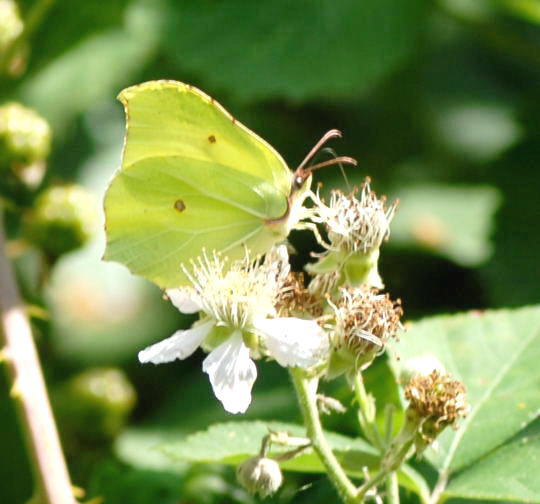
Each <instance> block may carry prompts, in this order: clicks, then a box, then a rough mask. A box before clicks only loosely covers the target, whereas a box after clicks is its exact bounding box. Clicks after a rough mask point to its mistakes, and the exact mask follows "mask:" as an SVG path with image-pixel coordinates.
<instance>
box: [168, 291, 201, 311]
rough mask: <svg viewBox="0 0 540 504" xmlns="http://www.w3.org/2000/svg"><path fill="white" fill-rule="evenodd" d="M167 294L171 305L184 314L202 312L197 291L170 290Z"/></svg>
mask: <svg viewBox="0 0 540 504" xmlns="http://www.w3.org/2000/svg"><path fill="white" fill-rule="evenodd" d="M166 292H167V296H168V298H169V299H170V300H171V303H172V304H173V305H174V306H176V308H178V309H179V310H180V311H181V312H182V313H197V312H198V311H200V310H201V300H200V298H199V296H198V295H197V294H196V292H195V289H192V288H190V287H184V288H181V289H168V290H167V291H166Z"/></svg>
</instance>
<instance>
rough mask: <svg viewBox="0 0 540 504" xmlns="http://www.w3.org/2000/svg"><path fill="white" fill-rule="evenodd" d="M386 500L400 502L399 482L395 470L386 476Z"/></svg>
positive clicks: (394, 503) (390, 502)
mask: <svg viewBox="0 0 540 504" xmlns="http://www.w3.org/2000/svg"><path fill="white" fill-rule="evenodd" d="M386 502H387V503H388V504H399V483H398V477H397V472H395V471H393V472H391V473H390V474H389V475H388V476H387V477H386Z"/></svg>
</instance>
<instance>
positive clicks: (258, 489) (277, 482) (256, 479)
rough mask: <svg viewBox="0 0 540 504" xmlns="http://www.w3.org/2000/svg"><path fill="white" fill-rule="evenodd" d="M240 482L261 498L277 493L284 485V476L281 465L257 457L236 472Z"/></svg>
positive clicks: (265, 458)
mask: <svg viewBox="0 0 540 504" xmlns="http://www.w3.org/2000/svg"><path fill="white" fill-rule="evenodd" d="M236 476H237V478H238V482H239V483H240V484H241V485H242V486H243V487H244V488H245V489H246V490H247V491H248V492H249V493H250V494H252V495H255V494H259V496H260V497H261V498H263V499H264V498H265V497H268V496H269V495H272V494H274V493H276V492H277V491H278V489H279V487H280V486H281V484H282V483H283V475H282V474H281V469H280V467H279V464H278V463H277V462H276V461H275V460H273V459H270V458H267V457H262V456H260V455H257V456H256V457H251V458H249V459H247V460H246V461H245V462H243V463H242V464H240V465H239V466H238V469H237V470H236Z"/></svg>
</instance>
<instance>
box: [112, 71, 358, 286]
mask: <svg viewBox="0 0 540 504" xmlns="http://www.w3.org/2000/svg"><path fill="white" fill-rule="evenodd" d="M118 98H119V100H120V101H121V102H122V104H123V105H124V110H125V116H126V136H125V141H124V149H123V155H122V164H121V167H120V168H119V170H118V171H117V172H116V174H115V175H114V177H113V179H112V181H111V183H110V185H109V187H108V189H107V192H106V195H105V202H104V208H105V229H106V236H107V245H106V250H105V255H104V259H105V260H111V261H117V262H120V263H123V264H124V265H125V266H127V267H128V268H129V269H130V270H131V271H132V272H133V273H135V274H137V275H140V276H143V277H146V278H148V279H149V280H151V281H153V282H155V283H156V284H158V285H159V286H160V287H162V288H172V287H181V286H183V285H187V284H189V281H188V278H187V277H186V274H185V272H184V270H183V268H182V267H181V265H182V264H184V265H189V261H190V260H192V259H195V258H196V257H198V256H199V255H200V254H201V253H202V251H203V250H207V251H214V250H215V251H221V252H223V253H225V254H226V255H227V256H228V257H229V258H230V259H238V258H240V257H242V256H243V255H244V254H245V250H246V249H248V250H249V251H250V253H251V254H253V255H254V256H256V255H258V254H264V253H265V252H267V251H268V250H269V249H270V248H271V247H272V246H273V245H274V244H275V243H278V242H280V241H283V240H284V239H285V238H286V237H287V236H288V234H289V232H290V230H291V229H292V228H293V227H295V225H297V224H298V222H299V220H300V219H301V208H302V204H303V202H304V199H305V197H306V195H307V193H308V191H309V188H310V184H311V178H312V175H311V173H312V171H313V170H314V169H316V168H320V167H322V166H326V165H328V164H335V163H339V162H343V163H353V164H354V163H355V162H354V160H353V159H351V158H348V157H338V158H335V159H331V160H328V161H325V162H322V163H319V164H317V165H312V166H307V163H308V162H309V161H310V160H311V159H312V158H313V156H314V155H315V153H316V152H317V151H318V149H319V148H320V147H321V146H322V145H323V144H324V143H325V142H326V141H327V140H329V139H330V138H334V137H337V136H341V134H340V132H339V131H337V130H331V131H329V132H328V133H327V134H326V135H324V137H323V138H322V139H321V140H320V141H319V142H318V143H317V145H316V146H315V147H314V148H313V149H312V151H311V152H310V153H309V154H308V156H307V157H306V159H305V160H304V161H303V162H302V164H301V165H300V166H299V167H298V168H297V169H296V171H294V172H292V171H291V170H289V168H288V167H287V164H286V163H285V161H284V160H283V159H282V157H281V156H280V155H279V154H278V152H277V151H276V150H274V148H273V147H271V146H270V145H269V144H268V143H267V142H265V141H264V140H263V139H262V138H260V137H259V136H257V135H256V134H255V133H253V132H252V131H250V130H249V129H248V128H247V127H245V126H244V125H243V124H241V123H240V122H239V121H237V120H236V119H235V118H234V117H233V116H232V115H231V114H229V113H228V112H227V111H226V110H225V109H224V108H223V107H222V106H221V105H220V104H219V103H217V102H216V101H215V100H214V99H213V98H211V97H210V96H208V95H207V94H205V93H204V92H203V91H200V90H199V89H197V88H195V87H193V86H191V85H189V84H184V83H182V82H176V81H170V80H158V81H150V82H145V83H142V84H139V85H135V86H131V87H128V88H126V89H124V90H123V91H122V92H121V93H120V94H119V96H118Z"/></svg>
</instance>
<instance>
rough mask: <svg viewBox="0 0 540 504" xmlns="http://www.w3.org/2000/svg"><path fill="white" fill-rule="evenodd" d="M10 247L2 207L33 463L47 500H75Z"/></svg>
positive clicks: (9, 359)
mask: <svg viewBox="0 0 540 504" xmlns="http://www.w3.org/2000/svg"><path fill="white" fill-rule="evenodd" d="M5 247H6V243H5V236H4V228H3V218H2V213H1V212H0V315H1V330H0V334H1V335H2V337H3V344H4V347H3V349H2V355H3V357H4V361H5V367H6V371H7V373H8V377H9V379H10V382H11V384H12V385H11V395H12V397H13V399H14V400H15V403H16V404H17V408H18V413H19V418H20V421H21V424H22V426H23V431H24V435H25V438H26V444H27V448H28V451H29V456H30V460H31V463H32V465H33V470H34V474H35V479H36V497H37V496H39V498H40V499H41V501H40V502H42V503H43V504H75V498H74V497H73V490H72V488H71V482H70V479H69V474H68V471H67V467H66V462H65V460H64V455H63V453H62V448H61V446H60V440H59V437H58V432H57V430H56V424H55V422H54V418H53V415H52V411H51V406H50V404H49V399H48V395H47V389H46V388H45V382H44V379H43V374H42V372H41V366H40V363H39V357H38V354H37V351H36V347H35V345H34V340H33V338H32V332H31V329H30V324H29V322H28V318H27V317H26V314H25V310H24V306H23V304H22V301H21V299H20V296H19V292H18V289H17V284H16V282H15V278H14V275H13V270H12V268H11V265H10V263H9V260H8V258H7V257H6V254H5Z"/></svg>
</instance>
